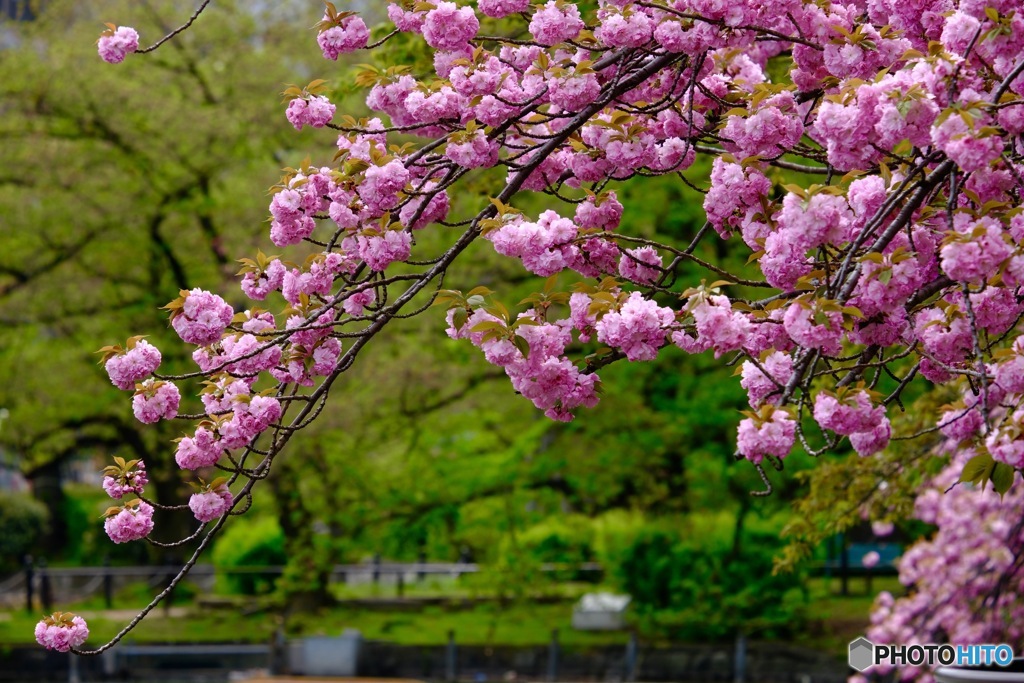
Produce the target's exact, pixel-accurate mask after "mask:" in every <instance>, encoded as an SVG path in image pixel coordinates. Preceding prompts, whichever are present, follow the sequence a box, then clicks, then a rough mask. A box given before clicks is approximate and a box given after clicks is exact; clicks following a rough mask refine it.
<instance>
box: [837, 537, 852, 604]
mask: <svg viewBox="0 0 1024 683" xmlns="http://www.w3.org/2000/svg"><path fill="white" fill-rule="evenodd" d="M839 544H840V545H839V553H840V555H839V575H840V578H839V581H840V584H839V585H840V586H841V588H840V591H841V593H840V594H841V595H842V596H843V597H844V598H845V597H846V596H847V595H849V594H850V585H849V582H850V549H849V548H848V547H847V545H846V536H845V535H844V534H840V535H839Z"/></svg>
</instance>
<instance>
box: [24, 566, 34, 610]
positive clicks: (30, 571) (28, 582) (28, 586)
mask: <svg viewBox="0 0 1024 683" xmlns="http://www.w3.org/2000/svg"><path fill="white" fill-rule="evenodd" d="M22 562H23V563H24V565H25V611H26V612H28V613H29V614H31V613H32V589H33V584H34V583H35V580H36V572H35V567H34V566H33V565H32V556H31V555H26V556H25V558H24V559H23V560H22Z"/></svg>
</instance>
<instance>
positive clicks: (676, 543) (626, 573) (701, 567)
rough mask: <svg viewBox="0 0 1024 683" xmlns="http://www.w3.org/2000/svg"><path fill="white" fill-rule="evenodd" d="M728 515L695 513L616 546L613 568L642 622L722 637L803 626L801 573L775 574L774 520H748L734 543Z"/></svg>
mask: <svg viewBox="0 0 1024 683" xmlns="http://www.w3.org/2000/svg"><path fill="white" fill-rule="evenodd" d="M735 525H736V520H735V517H734V516H733V515H731V514H718V515H714V516H704V517H697V516H692V518H691V519H688V520H687V524H686V525H684V526H681V527H676V528H670V527H668V526H657V527H653V528H647V529H645V530H642V531H639V532H638V533H637V535H636V536H635V537H634V538H633V540H632V542H631V543H628V544H626V545H624V546H623V547H622V548H621V549H620V550H618V551H617V552H616V551H614V550H613V551H611V554H610V556H609V557H608V558H607V561H606V562H607V564H608V567H607V569H608V573H609V577H610V578H611V580H612V581H613V582H614V583H615V585H616V586H617V587H618V588H619V589H621V590H624V591H625V592H628V593H629V594H630V595H632V596H633V608H634V610H635V611H636V614H637V616H638V617H639V618H640V620H641V622H642V623H641V625H642V626H644V627H646V628H649V629H655V630H658V631H665V632H667V634H668V635H671V636H672V637H676V638H686V639H720V638H726V637H731V636H732V635H735V633H736V632H737V631H738V630H742V631H744V632H747V633H756V634H757V635H758V636H759V637H767V636H778V635H781V634H784V633H787V632H789V631H791V630H792V629H794V628H795V627H796V626H798V625H799V622H800V616H801V603H802V593H801V591H800V588H799V587H800V586H801V585H802V580H801V577H795V576H793V575H778V576H776V575H773V574H772V564H773V559H774V557H775V555H776V554H777V553H778V552H779V550H780V549H781V543H780V542H779V540H778V531H777V530H776V531H773V530H772V529H773V528H774V527H775V526H777V525H776V524H774V523H772V522H768V523H757V524H755V523H753V522H752V523H751V524H750V525H749V526H748V527H747V528H745V529H744V530H743V531H742V533H741V535H740V543H739V544H738V547H735V548H734V547H733V542H732V538H733V530H734V529H735Z"/></svg>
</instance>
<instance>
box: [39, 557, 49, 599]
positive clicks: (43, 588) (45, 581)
mask: <svg viewBox="0 0 1024 683" xmlns="http://www.w3.org/2000/svg"><path fill="white" fill-rule="evenodd" d="M38 571H39V602H40V603H42V605H43V611H44V612H51V611H53V585H52V584H51V583H50V574H49V573H48V572H47V571H46V558H42V559H40V560H39V566H38Z"/></svg>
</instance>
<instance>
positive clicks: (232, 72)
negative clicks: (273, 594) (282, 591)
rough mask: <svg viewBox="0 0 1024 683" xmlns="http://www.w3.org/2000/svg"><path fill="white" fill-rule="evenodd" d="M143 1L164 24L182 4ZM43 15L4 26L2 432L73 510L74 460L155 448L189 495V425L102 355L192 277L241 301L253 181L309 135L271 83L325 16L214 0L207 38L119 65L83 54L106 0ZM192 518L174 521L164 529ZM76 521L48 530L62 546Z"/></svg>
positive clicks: (0, 95) (299, 64)
mask: <svg viewBox="0 0 1024 683" xmlns="http://www.w3.org/2000/svg"><path fill="white" fill-rule="evenodd" d="M124 4H125V5H126V6H127V5H134V4H135V3H124ZM142 7H143V10H142V11H138V10H136V15H137V16H139V17H140V20H141V22H144V26H146V27H147V28H150V27H151V28H152V33H154V34H155V33H157V32H159V31H161V30H162V29H163V27H164V25H165V23H166V22H165V20H164V17H170V16H173V13H172V12H171V10H172V8H175V4H174V3H144V4H143V6H142ZM44 9H45V11H42V12H40V14H39V16H38V18H37V19H36V20H35V21H31V22H19V23H17V24H7V25H6V26H5V27H4V29H5V30H6V31H7V32H8V34H9V36H11V37H12V38H13V40H15V41H16V43H17V47H16V48H15V49H8V50H5V51H4V53H3V59H0V111H2V112H3V116H2V117H0V146H2V154H3V158H4V160H5V164H4V166H3V169H0V215H3V216H4V228H3V247H4V248H3V249H2V250H0V321H2V323H3V324H2V326H0V406H4V407H6V408H8V409H9V410H10V411H11V418H10V423H9V428H8V429H5V430H4V431H3V434H2V438H3V441H4V444H5V445H6V446H8V447H10V448H12V449H13V450H14V451H16V452H18V453H20V454H21V456H22V458H23V466H24V468H25V471H26V474H27V475H28V476H29V477H30V478H31V479H32V480H33V484H34V491H35V493H36V495H37V497H39V498H40V500H42V501H44V502H46V504H47V505H48V506H49V507H50V508H51V513H52V514H53V518H54V519H60V518H61V516H60V514H61V508H62V506H63V505H64V498H63V494H62V489H61V485H60V484H61V478H60V474H61V463H62V462H64V461H65V460H66V459H67V458H69V457H72V456H75V455H79V454H90V453H94V452H98V453H102V454H121V455H123V456H125V457H142V458H145V460H146V462H147V463H148V464H149V465H150V472H151V475H152V478H153V481H154V484H155V487H156V495H157V497H158V498H159V499H161V500H165V501H171V500H178V499H179V497H180V493H181V492H180V491H178V489H179V488H180V487H181V479H180V474H179V471H178V469H177V467H175V465H174V461H173V458H172V457H170V456H171V453H170V451H169V450H168V445H167V441H168V439H169V438H173V437H174V436H177V435H178V430H177V428H176V427H165V428H159V429H142V428H141V427H142V425H140V424H139V423H138V422H137V421H136V420H135V419H134V418H133V417H132V415H131V412H130V407H129V406H127V405H126V404H125V403H124V401H123V400H121V395H120V393H119V392H118V391H117V390H116V389H114V388H113V387H112V386H110V385H109V383H108V381H107V380H106V379H105V377H104V373H103V371H102V368H101V367H99V366H97V364H96V361H97V360H98V357H97V356H95V355H93V354H92V353H91V351H92V350H93V349H97V348H99V347H100V346H103V345H105V344H110V343H116V340H117V339H118V338H121V341H122V343H123V335H124V331H125V330H131V329H147V330H159V329H161V328H162V327H163V326H164V321H165V316H164V315H163V314H162V312H161V311H159V307H160V306H162V305H163V304H164V303H166V302H167V301H169V300H171V299H173V298H174V297H175V296H176V293H177V291H178V290H179V289H186V288H192V287H199V286H202V287H207V288H211V289H215V290H218V291H221V292H222V293H224V294H225V295H226V296H228V297H229V298H231V299H234V300H239V301H241V297H240V294H238V293H237V290H236V287H237V285H235V284H234V283H233V282H231V277H232V275H233V273H234V271H235V270H236V267H235V264H233V263H232V262H231V258H232V256H229V255H234V254H237V253H240V252H243V251H246V250H248V249H249V248H250V247H251V245H253V244H255V243H256V242H257V240H258V239H259V238H258V237H257V236H258V235H259V233H260V232H261V230H260V229H259V226H260V224H261V222H262V221H263V219H264V207H263V201H262V197H261V196H260V194H259V192H258V190H257V188H259V187H261V186H262V187H265V186H269V185H270V184H271V183H272V182H274V180H275V178H274V176H273V174H272V173H270V172H269V171H268V169H273V168H274V167H275V166H278V165H282V164H281V163H280V162H281V161H282V157H283V156H286V154H287V152H286V151H285V150H286V149H287V148H288V146H290V145H295V144H300V143H301V138H296V136H295V135H294V131H293V130H291V129H290V126H288V124H287V122H286V121H285V119H284V117H283V115H282V110H281V107H280V105H279V103H278V100H277V97H276V94H277V93H278V92H280V90H281V89H282V83H284V82H285V81H286V80H288V79H292V78H295V77H296V74H297V73H301V72H302V71H304V70H306V71H308V70H309V67H308V66H304V65H305V64H312V63H313V60H312V58H313V51H312V50H311V51H310V54H309V55H306V54H304V53H303V52H302V51H301V50H298V51H297V50H294V49H289V55H290V57H289V60H290V61H289V63H285V62H284V61H283V60H281V59H280V54H281V53H282V51H283V50H282V49H278V48H279V47H280V46H279V43H280V42H281V41H282V40H283V36H285V35H287V34H288V31H292V30H294V29H295V26H296V24H298V25H305V26H308V25H309V23H308V22H310V21H312V19H310V16H312V15H310V14H309V12H308V11H307V10H308V9H309V8H308V7H298V6H293V7H292V8H291V10H292V13H291V14H290V15H289V17H288V21H290V22H292V23H291V24H290V25H289V27H288V28H287V29H286V28H285V27H283V26H282V21H283V19H282V17H280V16H272V15H271V14H269V12H271V10H272V8H269V7H267V8H263V9H261V8H260V7H256V8H250V7H247V4H246V3H233V2H222V3H217V7H216V8H214V9H213V11H212V12H211V13H210V16H209V17H208V21H206V25H205V28H204V30H203V31H202V32H196V33H194V34H190V35H187V36H183V37H182V40H179V41H175V43H174V45H173V46H172V47H171V48H170V49H168V50H164V51H162V52H161V53H160V54H159V55H158V56H156V58H155V59H151V60H145V61H141V60H140V61H138V62H136V63H134V64H129V65H126V68H125V70H124V71H122V72H121V73H117V74H114V73H111V72H110V71H109V69H105V68H104V66H105V65H104V64H103V63H102V62H101V61H100V60H98V59H90V60H88V61H85V62H83V61H82V58H81V55H82V51H81V50H80V49H78V47H79V46H80V45H82V44H88V43H90V42H92V41H93V40H94V39H95V33H96V27H97V26H101V25H102V21H103V20H104V17H100V16H97V15H96V11H95V8H94V7H92V6H91V5H89V4H82V3H72V2H51V3H47V4H46V6H45V8H44ZM104 10H105V11H109V12H116V11H117V7H115V6H110V5H108V6H106V7H105V8H104ZM167 21H171V20H170V19H168V20H167ZM58 36H59V38H58ZM307 57H309V59H308V60H307ZM154 84H159V86H158V87H159V89H160V96H159V97H158V98H157V97H154V96H153V88H154ZM171 347H172V346H171V345H168V346H167V347H166V348H171ZM179 353H180V351H179ZM183 361H184V359H183V358H166V359H165V362H166V363H167V364H168V367H169V368H182V367H184V365H183V364H182V363H183ZM90 514H91V511H90ZM97 514H98V513H97ZM189 523H190V520H188V519H187V517H185V516H184V515H168V516H167V519H166V520H161V523H160V525H159V526H160V527H161V530H160V531H159V532H158V534H159V536H158V538H159V537H163V538H173V537H176V536H177V535H178V534H179V533H180V531H181V530H182V529H183V525H187V524H189ZM65 531H66V529H65V526H64V525H58V524H55V525H52V527H51V534H50V537H49V544H48V545H49V548H48V549H49V550H50V551H51V552H52V551H55V550H57V549H59V548H60V547H62V545H63V541H64V540H65V539H64V538H63V535H64V533H65ZM164 534H166V536H165V535H164Z"/></svg>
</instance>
